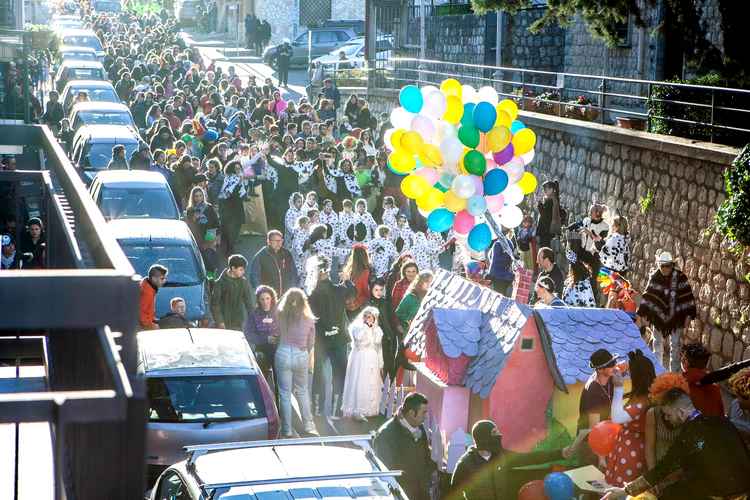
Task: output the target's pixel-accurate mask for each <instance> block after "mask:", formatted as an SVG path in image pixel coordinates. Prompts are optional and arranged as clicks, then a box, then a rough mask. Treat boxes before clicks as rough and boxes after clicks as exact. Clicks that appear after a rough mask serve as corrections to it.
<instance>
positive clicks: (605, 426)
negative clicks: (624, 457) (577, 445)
mask: <svg viewBox="0 0 750 500" xmlns="http://www.w3.org/2000/svg"><path fill="white" fill-rule="evenodd" d="M621 427H622V426H621V425H620V424H616V423H614V422H612V421H611V420H605V421H604V422H599V423H598V424H596V425H595V426H594V428H593V429H591V433H590V434H589V446H590V447H591V450H592V451H593V452H594V453H596V454H597V455H599V456H601V457H603V456H606V455H608V454H609V453H610V452H611V451H612V450H614V449H615V443H616V441H617V434H619V433H620V428H621Z"/></svg>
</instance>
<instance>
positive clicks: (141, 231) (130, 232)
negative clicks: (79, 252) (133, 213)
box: [109, 219, 208, 321]
mask: <svg viewBox="0 0 750 500" xmlns="http://www.w3.org/2000/svg"><path fill="white" fill-rule="evenodd" d="M109 227H110V229H111V230H112V233H113V234H114V236H115V239H116V240H117V241H118V242H119V243H120V247H122V250H123V252H125V255H126V256H127V257H128V260H130V263H131V264H132V265H133V269H135V272H136V273H138V274H140V275H141V276H148V268H149V267H151V266H152V265H153V264H161V265H163V266H164V267H166V268H167V269H168V270H169V274H168V275H167V282H166V284H165V285H164V287H163V288H161V289H160V290H159V293H157V294H156V317H157V318H161V317H162V316H164V315H165V314H167V313H168V312H169V301H170V300H172V298H174V297H182V298H183V299H185V303H186V305H187V313H186V317H187V319H188V320H190V321H199V320H202V319H204V318H205V317H206V314H207V311H208V291H207V287H206V269H205V267H204V266H203V258H202V257H201V254H200V251H199V250H198V245H197V244H196V243H195V240H194V239H193V235H192V233H191V232H190V229H189V228H188V226H187V224H185V223H184V222H183V221H180V220H168V219H116V220H112V221H110V222H109Z"/></svg>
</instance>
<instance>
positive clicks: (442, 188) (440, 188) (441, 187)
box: [432, 182, 450, 193]
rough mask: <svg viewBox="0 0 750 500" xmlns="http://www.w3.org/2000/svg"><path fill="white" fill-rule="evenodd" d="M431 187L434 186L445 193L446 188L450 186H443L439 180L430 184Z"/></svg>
mask: <svg viewBox="0 0 750 500" xmlns="http://www.w3.org/2000/svg"><path fill="white" fill-rule="evenodd" d="M432 187H434V188H435V189H437V190H438V191H440V192H441V193H447V192H448V190H449V189H450V188H447V187H445V186H443V185H442V184H440V182H436V183H435V184H433V185H432Z"/></svg>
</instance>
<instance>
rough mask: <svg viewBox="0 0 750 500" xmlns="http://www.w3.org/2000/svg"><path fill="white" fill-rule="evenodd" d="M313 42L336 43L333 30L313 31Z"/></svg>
mask: <svg viewBox="0 0 750 500" xmlns="http://www.w3.org/2000/svg"><path fill="white" fill-rule="evenodd" d="M313 42H314V43H320V44H324V43H336V42H338V39H337V38H336V34H335V33H334V32H333V31H318V32H315V33H313Z"/></svg>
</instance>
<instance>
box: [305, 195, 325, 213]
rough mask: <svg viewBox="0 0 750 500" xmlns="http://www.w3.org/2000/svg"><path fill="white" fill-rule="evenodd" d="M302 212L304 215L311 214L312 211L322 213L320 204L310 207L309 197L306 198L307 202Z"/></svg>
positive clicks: (316, 203)
mask: <svg viewBox="0 0 750 500" xmlns="http://www.w3.org/2000/svg"><path fill="white" fill-rule="evenodd" d="M301 210H302V215H307V214H309V213H310V210H318V211H320V209H319V208H318V202H317V201H316V202H315V203H313V204H312V205H310V203H309V202H308V201H307V197H305V202H304V203H303V204H302V209H301Z"/></svg>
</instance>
